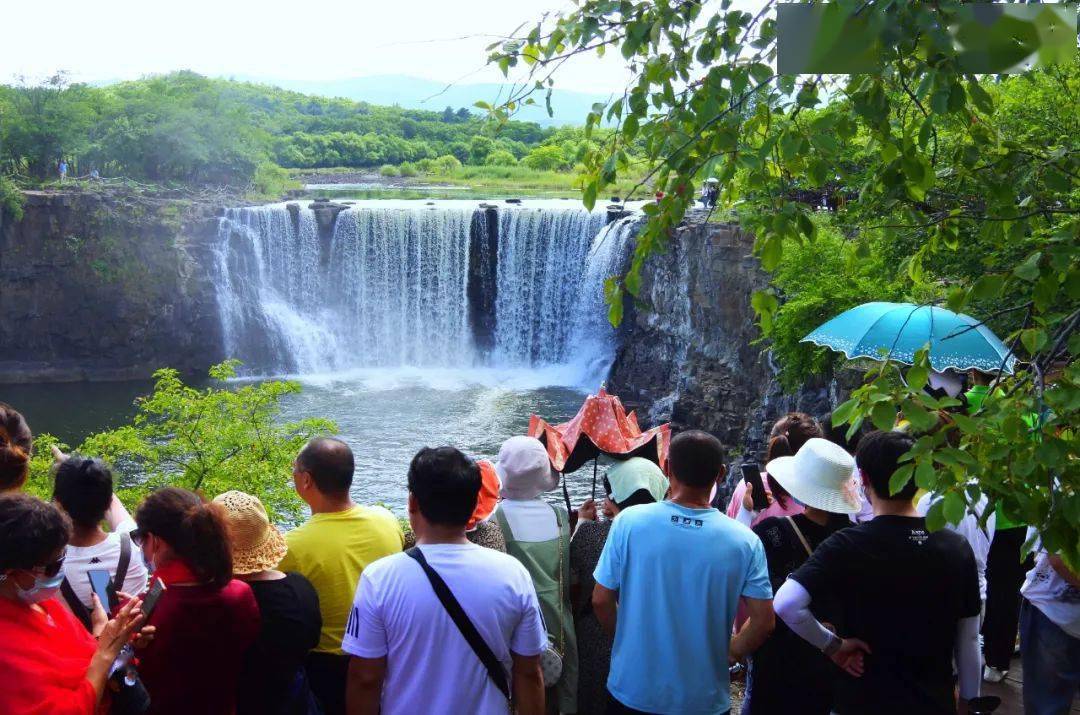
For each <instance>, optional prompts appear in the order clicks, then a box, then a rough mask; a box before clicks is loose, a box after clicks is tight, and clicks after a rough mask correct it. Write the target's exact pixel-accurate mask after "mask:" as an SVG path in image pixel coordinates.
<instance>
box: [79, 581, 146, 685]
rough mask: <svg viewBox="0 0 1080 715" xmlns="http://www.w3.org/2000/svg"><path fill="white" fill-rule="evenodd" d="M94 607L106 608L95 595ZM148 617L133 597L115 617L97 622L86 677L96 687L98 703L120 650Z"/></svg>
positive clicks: (97, 608) (140, 602) (98, 609)
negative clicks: (95, 649) (92, 651)
mask: <svg viewBox="0 0 1080 715" xmlns="http://www.w3.org/2000/svg"><path fill="white" fill-rule="evenodd" d="M93 600H94V605H95V606H96V608H95V610H97V611H101V612H102V613H104V611H103V610H102V608H101V604H100V602H98V600H97V597H96V596H93ZM144 620H145V619H144V618H143V614H142V600H140V599H138V598H133V599H131V600H130V601H128V602H127V603H125V604H124V605H123V606H122V607H121V608H120V610H119V611H118V612H117V614H116V618H114V619H112V620H111V621H108V622H106V623H104V624H102V623H101V622H100V621H98V622H97V623H95V630H96V632H95V633H94V637H95V638H97V641H98V647H97V651H95V652H94V655H93V657H91V658H90V666H89V667H88V668H87V669H86V679H87V680H88V681H90V686H91V687H92V688H93V689H94V694H95V695H96V696H97V702H99V703H100V702H101V698H102V696H103V695H104V693H105V687H106V683H107V681H108V679H109V671H110V670H111V669H112V665H113V661H115V660H116V656H118V655H120V649H121V648H123V647H124V646H125V645H127V643H128V642H130V641H131V635H132V633H134V632H135V630H136V629H137V628H138V627H139V626H140V625H141V624H142V622H143V621H144Z"/></svg>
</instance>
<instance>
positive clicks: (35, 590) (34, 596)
mask: <svg viewBox="0 0 1080 715" xmlns="http://www.w3.org/2000/svg"><path fill="white" fill-rule="evenodd" d="M0 579H7V576H3V577H0ZM63 582H64V572H63V571H60V572H58V573H57V574H56V575H55V576H35V577H34V585H33V586H31V587H30V588H25V589H24V588H23V587H22V586H20V585H19V584H18V582H16V581H14V580H12V583H13V584H15V595H16V596H18V597H19V600H20V601H22V602H23V603H25V604H27V605H28V606H32V605H34V604H35V603H41V602H42V601H48V600H49V599H50V598H52V597H53V596H55V595H56V594H57V593H59V592H60V584H62V583H63Z"/></svg>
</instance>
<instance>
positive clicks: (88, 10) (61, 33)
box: [0, 0, 625, 94]
mask: <svg viewBox="0 0 1080 715" xmlns="http://www.w3.org/2000/svg"><path fill="white" fill-rule="evenodd" d="M5 5H6V7H5V8H4V28H3V40H2V41H0V82H9V81H11V79H12V77H13V76H14V75H17V74H22V75H26V76H28V77H34V78H38V77H43V76H46V75H48V74H50V73H52V72H54V71H56V70H57V69H64V70H68V71H70V72H71V75H72V78H73V79H75V80H77V81H93V80H105V79H131V78H135V77H138V76H140V75H143V74H147V73H158V72H167V71H170V70H176V69H191V70H195V71H197V72H200V73H203V74H209V75H215V76H229V75H234V74H235V75H245V76H256V77H265V78H282V79H316V78H325V79H342V78H346V77H358V76H364V75H377V74H406V75H413V76H417V77H423V78H427V79H435V80H440V81H446V82H451V81H460V82H462V83H471V82H486V81H499V80H500V78H501V74H500V73H499V72H498V70H496V69H494V68H490V67H488V68H485V67H484V60H485V58H486V52H485V51H484V47H485V46H486V45H488V44H490V43H491V42H493V41H494V40H495V37H494V36H495V35H499V34H502V35H505V34H507V33H510V32H512V31H513V30H514V29H515V28H516V27H517V26H518V25H520V24H521V23H522V22H526V21H529V20H535V19H536V18H538V17H539V16H540V15H541V14H542V13H543V12H545V11H547V10H552V9H559V8H563V7H566V6H567V3H565V2H563V1H562V0H509V1H507V0H319V1H318V2H311V3H297V2H291V3H283V2H274V1H272V0H259V1H255V0H170V1H168V2H162V0H157V1H154V0H96V1H88V0H17V1H15V2H11V3H5ZM624 83H625V70H624V69H623V68H622V57H621V56H620V55H619V54H618V53H617V52H616V53H611V54H609V55H608V58H606V59H604V60H599V59H596V58H595V57H588V58H581V59H580V60H578V61H577V65H576V66H574V67H572V68H569V69H567V68H564V69H563V71H562V72H560V74H559V83H558V85H557V86H559V87H560V88H564V89H577V90H581V91H590V92H601V93H605V94H606V93H607V92H609V91H611V90H613V89H617V88H621V86H622V85H623V84H624Z"/></svg>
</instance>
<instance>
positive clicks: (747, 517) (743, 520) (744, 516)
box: [735, 503, 758, 526]
mask: <svg viewBox="0 0 1080 715" xmlns="http://www.w3.org/2000/svg"><path fill="white" fill-rule="evenodd" d="M757 515H758V513H757V512H756V511H747V510H746V506H745V505H744V504H741V503H740V504H739V513H738V514H736V515H735V520H736V521H738V522H739V523H740V524H746V525H747V526H753V525H754V519H756V518H757Z"/></svg>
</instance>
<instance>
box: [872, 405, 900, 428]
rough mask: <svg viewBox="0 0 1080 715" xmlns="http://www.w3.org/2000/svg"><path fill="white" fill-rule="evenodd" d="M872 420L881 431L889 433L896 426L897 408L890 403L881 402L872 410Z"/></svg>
mask: <svg viewBox="0 0 1080 715" xmlns="http://www.w3.org/2000/svg"><path fill="white" fill-rule="evenodd" d="M870 420H871V421H872V422H873V423H874V426H875V427H877V428H878V429H879V430H881V431H883V432H887V431H888V430H891V429H892V428H893V425H894V424H896V408H894V407H893V406H892V403H890V402H879V403H877V404H876V405H874V407H873V409H872V410H870Z"/></svg>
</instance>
